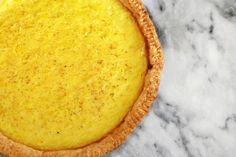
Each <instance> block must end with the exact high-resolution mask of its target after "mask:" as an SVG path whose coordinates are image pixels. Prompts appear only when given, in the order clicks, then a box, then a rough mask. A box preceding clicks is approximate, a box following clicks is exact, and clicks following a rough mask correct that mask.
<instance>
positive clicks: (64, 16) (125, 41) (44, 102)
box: [0, 0, 163, 157]
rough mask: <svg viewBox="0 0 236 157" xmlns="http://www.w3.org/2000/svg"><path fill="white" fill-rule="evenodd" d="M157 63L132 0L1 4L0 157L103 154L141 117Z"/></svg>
mask: <svg viewBox="0 0 236 157" xmlns="http://www.w3.org/2000/svg"><path fill="white" fill-rule="evenodd" d="M162 65H163V59H162V51H161V48H160V44H159V42H158V39H157V35H156V32H155V29H154V26H153V24H152V22H151V20H150V19H149V17H148V14H147V11H146V10H145V8H144V6H143V4H142V3H141V2H140V1H139V0H86V1H85V0H0V154H1V153H2V154H3V155H6V156H8V157H98V156H103V155H104V154H106V153H107V152H110V151H112V150H113V149H115V148H116V147H118V146H119V145H120V144H122V143H123V142H124V140H125V139H126V138H127V136H128V135H129V134H130V133H131V132H132V130H133V129H134V128H135V127H136V126H137V125H138V123H139V122H140V121H141V119H142V117H143V116H144V115H145V114H146V113H147V111H148V109H149V107H150V105H151V104H152V103H153V101H154V99H155V98H156V96H157V89H158V85H159V80H160V73H161V70H162Z"/></svg>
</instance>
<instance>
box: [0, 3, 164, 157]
mask: <svg viewBox="0 0 236 157" xmlns="http://www.w3.org/2000/svg"><path fill="white" fill-rule="evenodd" d="M120 1H121V3H122V4H123V5H124V6H125V7H127V8H128V9H129V10H130V11H131V12H132V14H133V16H134V17H135V18H136V20H137V23H138V24H139V27H140V29H141V31H142V33H143V35H144V38H145V39H146V41H147V50H148V57H149V64H150V66H149V69H148V72H147V75H146V77H145V83H144V88H143V91H142V92H141V94H140V96H139V98H138V100H137V101H136V103H135V104H134V105H133V107H132V109H131V110H130V111H129V112H128V114H127V115H126V117H125V118H124V120H123V121H122V123H121V124H120V125H119V126H117V127H116V128H115V129H114V130H113V131H112V132H110V133H109V134H107V135H106V136H105V137H104V138H102V139H101V140H99V141H97V142H94V143H92V144H89V145H87V146H85V147H82V148H78V149H71V150H61V151H40V150H36V149H33V148H30V147H28V146H25V145H23V144H20V143H17V142H14V141H12V140H11V139H9V138H7V137H6V136H4V135H3V134H1V133H0V153H3V154H5V155H7V156H8V157H100V156H103V155H104V154H106V153H107V152H110V151H112V150H113V149H115V148H117V147H118V146H119V145H120V144H122V143H123V142H124V141H125V139H126V138H127V137H128V135H129V134H130V133H131V132H132V131H133V129H134V128H135V127H136V126H137V125H138V124H139V122H140V121H141V119H142V118H143V117H144V115H145V114H146V113H147V112H148V109H149V107H150V106H151V104H152V103H153V101H154V100H155V98H156V96H157V91H158V86H159V81H160V74H161V71H162V66H163V54H162V50H161V46H160V43H159V41H158V38H157V35H156V31H155V28H154V26H153V24H152V22H151V20H150V18H149V16H148V13H147V11H146V10H145V8H144V6H143V4H142V2H141V1H140V0H120Z"/></svg>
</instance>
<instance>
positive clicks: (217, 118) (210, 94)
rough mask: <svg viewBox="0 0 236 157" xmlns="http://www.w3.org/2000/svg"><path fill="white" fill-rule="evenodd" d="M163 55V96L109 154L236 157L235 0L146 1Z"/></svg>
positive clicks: (113, 156)
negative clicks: (120, 144) (126, 137)
mask: <svg viewBox="0 0 236 157" xmlns="http://www.w3.org/2000/svg"><path fill="white" fill-rule="evenodd" d="M143 1H144V3H145V6H146V7H147V8H148V10H149V12H150V14H151V17H152V19H153V21H154V22H155V26H156V28H157V30H158V33H159V38H160V40H161V43H162V47H163V50H164V56H165V64H164V71H163V75H162V78H161V85H160V90H159V97H158V99H157V101H156V103H155V104H154V105H153V107H152V109H151V111H150V113H149V114H148V116H146V118H145V119H144V120H143V122H142V123H141V125H140V126H139V127H138V128H137V129H136V130H135V132H134V133H133V134H132V135H131V136H130V137H129V139H128V141H127V142H126V143H125V144H124V145H122V146H121V147H120V148H119V149H118V150H116V151H114V152H112V153H111V154H109V155H108V156H107V157H235V156H236V0H143Z"/></svg>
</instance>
